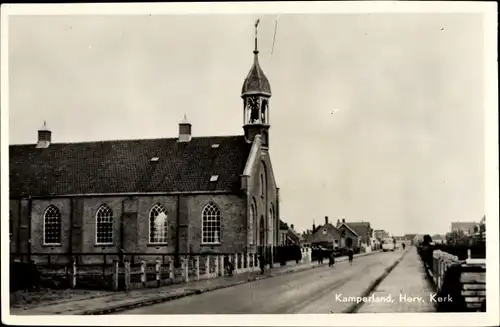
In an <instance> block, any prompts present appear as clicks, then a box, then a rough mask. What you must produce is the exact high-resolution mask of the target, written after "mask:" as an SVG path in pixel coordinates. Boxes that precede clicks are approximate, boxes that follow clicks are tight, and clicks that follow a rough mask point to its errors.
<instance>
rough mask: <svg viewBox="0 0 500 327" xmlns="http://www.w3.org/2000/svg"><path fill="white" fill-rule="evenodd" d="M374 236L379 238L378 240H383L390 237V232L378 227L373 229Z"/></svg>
mask: <svg viewBox="0 0 500 327" xmlns="http://www.w3.org/2000/svg"><path fill="white" fill-rule="evenodd" d="M373 236H374V237H375V238H376V239H377V240H379V241H380V240H383V239H385V238H388V237H389V233H387V232H386V231H385V230H383V229H376V230H374V231H373Z"/></svg>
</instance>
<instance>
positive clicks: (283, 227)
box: [279, 219, 300, 245]
mask: <svg viewBox="0 0 500 327" xmlns="http://www.w3.org/2000/svg"><path fill="white" fill-rule="evenodd" d="M299 244H300V237H299V235H297V233H296V232H295V230H294V226H293V224H291V225H290V227H288V224H287V223H285V222H284V221H283V220H281V219H280V236H279V245H299Z"/></svg>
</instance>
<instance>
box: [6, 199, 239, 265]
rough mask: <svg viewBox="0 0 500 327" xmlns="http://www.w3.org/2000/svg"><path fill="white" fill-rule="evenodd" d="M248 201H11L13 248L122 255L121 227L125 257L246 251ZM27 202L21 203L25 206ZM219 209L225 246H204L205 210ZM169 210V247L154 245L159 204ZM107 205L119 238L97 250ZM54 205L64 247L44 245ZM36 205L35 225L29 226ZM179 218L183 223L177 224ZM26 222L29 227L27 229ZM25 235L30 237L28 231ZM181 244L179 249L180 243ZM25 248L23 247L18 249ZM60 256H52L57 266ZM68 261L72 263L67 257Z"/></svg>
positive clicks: (41, 259) (87, 260)
mask: <svg viewBox="0 0 500 327" xmlns="http://www.w3.org/2000/svg"><path fill="white" fill-rule="evenodd" d="M245 201H246V199H245V198H244V197H242V196H239V195H216V194H214V195H182V196H177V195H173V196H140V197H88V198H74V199H70V198H57V199H50V200H33V201H32V203H31V204H30V201H28V200H23V201H11V210H12V216H13V223H14V225H15V226H18V227H17V229H15V230H17V232H16V233H15V235H19V236H20V239H19V242H15V243H13V244H12V245H11V251H13V252H17V251H16V250H14V249H15V248H16V247H17V248H19V251H22V252H24V253H27V252H28V251H30V250H31V252H32V253H33V252H35V253H53V254H57V253H70V252H73V253H74V252H87V253H110V252H114V253H116V252H119V251H120V248H121V246H122V239H121V236H122V231H121V223H122V219H123V223H124V228H123V236H124V240H123V241H124V242H123V247H124V249H125V251H126V252H141V253H151V254H155V253H174V252H175V251H176V250H177V245H178V246H179V248H178V250H179V251H180V252H191V251H192V252H199V251H207V250H211V251H214V252H235V251H238V252H242V251H244V250H245V247H246V246H247V242H246V239H247V238H246V237H247V234H246V211H245V208H246V205H245ZM21 202H22V203H21ZM211 202H212V203H214V204H216V205H217V206H218V207H219V209H220V210H221V218H222V221H221V232H222V242H221V244H220V245H214V246H203V245H202V244H201V222H202V211H203V209H204V208H205V206H206V205H207V204H208V203H211ZM157 203H158V204H161V205H162V206H164V207H165V209H166V211H167V217H168V242H167V244H161V245H160V244H150V243H149V232H150V231H149V216H150V210H151V208H152V207H153V205H155V204H157ZM102 204H106V205H108V206H109V207H110V208H111V209H112V210H113V216H114V235H113V244H112V245H96V221H95V217H96V213H97V210H98V209H99V207H100V206H101V205H102ZM49 205H54V206H56V207H57V208H58V209H59V211H60V213H61V221H62V226H61V245H60V246H45V245H44V244H43V215H44V212H45V210H46V209H47V207H48V206H49ZM30 206H31V209H32V211H31V221H30V211H29V209H30ZM178 215H179V219H178ZM23 221H24V222H25V223H26V222H29V226H26V228H24V229H22V228H20V226H22V225H23ZM178 222H179V227H182V228H180V229H179V240H177V232H178V229H177V224H178ZM30 229H31V246H30V247H29V248H28V244H29V243H28V239H29V231H30ZM23 231H25V232H23ZM177 241H179V242H178V244H177ZM18 243H22V244H24V245H25V247H24V250H23V246H21V245H19V246H18V245H17V244H18ZM55 258H56V256H53V257H52V262H55ZM34 259H36V261H37V262H45V261H47V258H46V257H34ZM62 259H66V260H67V258H64V257H63V258H62ZM66 260H63V261H66ZM100 260H102V257H91V256H89V257H85V258H84V261H85V263H90V262H96V263H97V262H100Z"/></svg>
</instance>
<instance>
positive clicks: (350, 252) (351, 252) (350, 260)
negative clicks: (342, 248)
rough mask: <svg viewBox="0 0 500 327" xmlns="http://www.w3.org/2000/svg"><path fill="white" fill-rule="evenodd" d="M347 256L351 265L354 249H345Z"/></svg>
mask: <svg viewBox="0 0 500 327" xmlns="http://www.w3.org/2000/svg"><path fill="white" fill-rule="evenodd" d="M347 256H348V257H349V263H350V264H351V265H352V260H353V258H354V251H353V250H352V249H351V248H349V250H348V251H347Z"/></svg>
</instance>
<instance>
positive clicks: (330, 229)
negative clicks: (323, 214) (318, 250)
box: [310, 223, 340, 242]
mask: <svg viewBox="0 0 500 327" xmlns="http://www.w3.org/2000/svg"><path fill="white" fill-rule="evenodd" d="M325 228H326V229H327V234H326V235H324V234H323V229H325ZM332 237H337V238H338V237H340V233H339V231H338V229H337V228H335V226H333V225H332V224H330V223H328V224H324V225H319V226H318V227H316V231H315V232H314V233H313V235H312V237H311V240H310V241H311V242H324V241H332Z"/></svg>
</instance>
